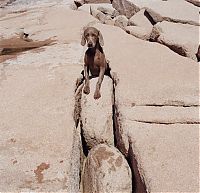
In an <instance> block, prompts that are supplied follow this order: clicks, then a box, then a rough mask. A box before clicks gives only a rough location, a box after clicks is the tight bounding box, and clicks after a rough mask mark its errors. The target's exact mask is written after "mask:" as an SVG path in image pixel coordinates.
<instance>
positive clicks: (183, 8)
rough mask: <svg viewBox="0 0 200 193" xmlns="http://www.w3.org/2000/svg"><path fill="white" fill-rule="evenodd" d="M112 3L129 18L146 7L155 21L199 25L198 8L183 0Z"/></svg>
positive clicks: (129, 0) (136, 0)
mask: <svg viewBox="0 0 200 193" xmlns="http://www.w3.org/2000/svg"><path fill="white" fill-rule="evenodd" d="M112 5H113V7H114V8H115V9H117V10H118V11H119V12H120V14H124V15H126V16H127V17H128V18H130V17H131V16H133V15H134V14H135V13H137V12H138V11H139V10H141V9H143V8H145V9H146V10H147V11H148V13H149V14H150V15H151V17H152V18H153V20H154V21H155V22H160V21H163V20H167V21H174V22H180V23H188V24H192V25H199V17H198V14H199V10H198V8H197V7H195V6H193V5H191V4H190V3H188V2H186V1H183V0H176V1H174V0H168V1H153V0H143V1H139V0H113V2H112ZM172 7H176V9H172Z"/></svg>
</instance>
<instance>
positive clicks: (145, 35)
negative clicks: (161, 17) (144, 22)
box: [125, 26, 151, 40]
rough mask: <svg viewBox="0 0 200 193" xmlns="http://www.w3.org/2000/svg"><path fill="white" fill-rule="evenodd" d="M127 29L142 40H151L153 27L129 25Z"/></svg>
mask: <svg viewBox="0 0 200 193" xmlns="http://www.w3.org/2000/svg"><path fill="white" fill-rule="evenodd" d="M125 31H126V32H127V33H129V34H131V35H133V36H135V37H137V38H140V39H142V40H149V39H150V36H151V29H146V28H144V27H139V26H127V27H126V28H125Z"/></svg>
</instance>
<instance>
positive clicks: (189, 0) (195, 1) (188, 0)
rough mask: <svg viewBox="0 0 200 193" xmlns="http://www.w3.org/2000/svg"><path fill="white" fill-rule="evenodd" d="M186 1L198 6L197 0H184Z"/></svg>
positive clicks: (199, 4)
mask: <svg viewBox="0 0 200 193" xmlns="http://www.w3.org/2000/svg"><path fill="white" fill-rule="evenodd" d="M186 1H187V2H190V3H192V4H193V5H196V6H198V7H200V1H199V0H186Z"/></svg>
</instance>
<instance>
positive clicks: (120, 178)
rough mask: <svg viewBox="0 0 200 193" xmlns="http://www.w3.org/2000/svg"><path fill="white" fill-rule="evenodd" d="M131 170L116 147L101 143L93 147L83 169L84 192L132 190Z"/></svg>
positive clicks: (113, 192) (128, 192)
mask: <svg viewBox="0 0 200 193" xmlns="http://www.w3.org/2000/svg"><path fill="white" fill-rule="evenodd" d="M131 178H132V177H131V170H130V168H129V165H128V163H127V161H126V160H125V158H124V156H123V155H122V154H121V153H120V152H119V150H117V149H116V148H115V147H112V146H107V145H105V144H100V145H98V146H96V147H95V148H93V149H92V150H91V151H90V153H89V155H88V157H87V159H86V162H85V165H84V169H83V175H82V179H83V181H82V182H83V192H87V193H93V192H108V193H115V192H126V193H131V192H132V179H131Z"/></svg>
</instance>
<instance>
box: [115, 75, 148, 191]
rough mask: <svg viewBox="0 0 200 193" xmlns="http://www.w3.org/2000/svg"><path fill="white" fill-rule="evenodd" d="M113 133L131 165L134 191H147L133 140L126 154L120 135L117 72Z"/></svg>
mask: <svg viewBox="0 0 200 193" xmlns="http://www.w3.org/2000/svg"><path fill="white" fill-rule="evenodd" d="M112 79H113V134H114V143H115V147H116V148H117V149H118V150H119V151H120V152H121V153H122V154H123V155H124V157H125V158H126V160H127V162H128V164H129V167H130V169H131V173H132V193H147V188H146V185H145V183H144V180H143V178H142V176H141V175H140V172H139V168H138V162H137V159H136V156H135V154H134V150H133V149H132V145H131V142H129V149H128V153H127V154H126V153H125V152H126V150H125V146H124V143H123V140H122V136H121V135H120V127H121V124H120V113H119V111H118V108H117V104H116V100H115V88H116V86H117V83H118V82H119V79H118V78H117V75H116V74H115V75H114V76H113V77H112Z"/></svg>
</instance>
